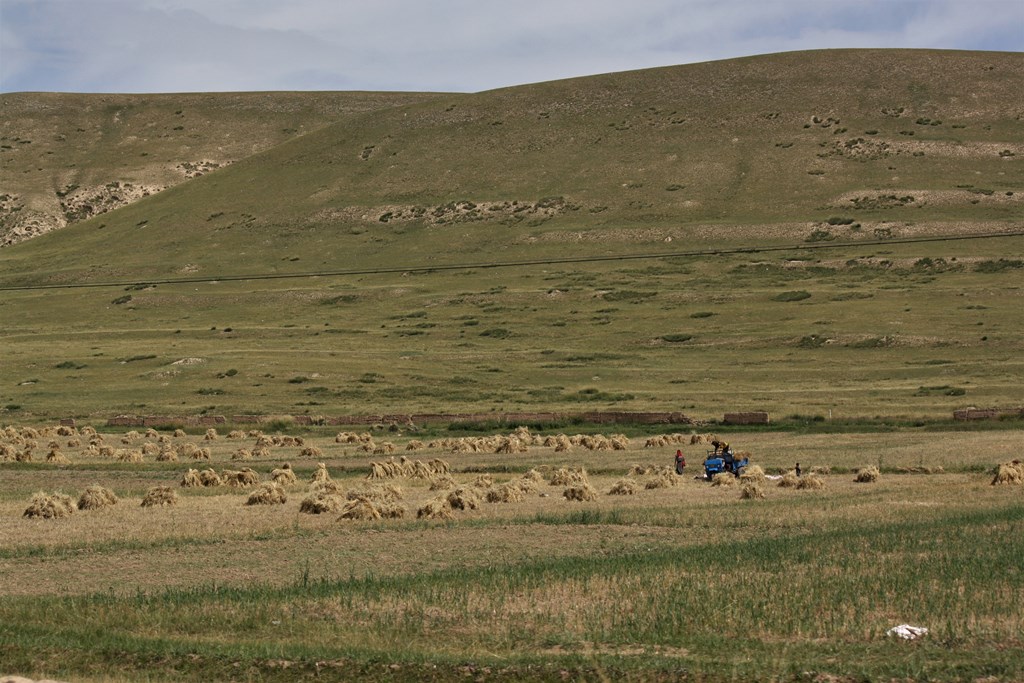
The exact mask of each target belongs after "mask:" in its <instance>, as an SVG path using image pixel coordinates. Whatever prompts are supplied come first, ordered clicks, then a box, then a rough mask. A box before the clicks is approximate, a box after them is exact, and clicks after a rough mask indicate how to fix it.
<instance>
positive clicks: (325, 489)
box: [309, 480, 341, 496]
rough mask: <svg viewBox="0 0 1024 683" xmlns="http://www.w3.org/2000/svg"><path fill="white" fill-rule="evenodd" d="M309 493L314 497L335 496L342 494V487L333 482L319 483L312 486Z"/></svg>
mask: <svg viewBox="0 0 1024 683" xmlns="http://www.w3.org/2000/svg"><path fill="white" fill-rule="evenodd" d="M309 492H310V493H311V494H313V495H316V494H318V493H322V494H324V495H331V496H334V495H337V494H339V493H341V487H340V486H338V484H337V482H335V481H332V480H328V481H317V482H314V483H312V484H311V485H310V487H309Z"/></svg>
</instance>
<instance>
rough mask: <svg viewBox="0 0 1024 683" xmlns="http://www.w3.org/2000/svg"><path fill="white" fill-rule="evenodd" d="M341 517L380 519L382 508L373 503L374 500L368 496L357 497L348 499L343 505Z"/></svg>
mask: <svg viewBox="0 0 1024 683" xmlns="http://www.w3.org/2000/svg"><path fill="white" fill-rule="evenodd" d="M340 518H341V519H369V520H375V519H380V518H381V514H380V510H378V509H377V506H376V505H374V504H373V501H370V500H367V499H366V498H357V499H355V500H349V501H346V502H345V503H344V504H343V505H342V506H341V517H340Z"/></svg>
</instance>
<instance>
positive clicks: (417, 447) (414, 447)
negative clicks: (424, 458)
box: [405, 439, 427, 451]
mask: <svg viewBox="0 0 1024 683" xmlns="http://www.w3.org/2000/svg"><path fill="white" fill-rule="evenodd" d="M426 447H427V445H426V444H425V443H423V442H422V441H419V440H417V439H413V440H412V441H410V442H409V443H407V444H405V450H407V451H422V450H423V449H424V448H426Z"/></svg>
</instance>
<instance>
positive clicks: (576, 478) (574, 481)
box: [548, 467, 589, 486]
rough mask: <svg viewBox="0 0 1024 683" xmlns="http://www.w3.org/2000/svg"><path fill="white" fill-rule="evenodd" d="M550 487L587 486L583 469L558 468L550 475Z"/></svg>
mask: <svg viewBox="0 0 1024 683" xmlns="http://www.w3.org/2000/svg"><path fill="white" fill-rule="evenodd" d="M548 483H549V484H550V485H551V486H576V485H582V484H588V483H589V482H588V480H587V470H586V468H585V467H560V468H558V469H557V470H555V473H554V474H552V475H551V481H550V482H548Z"/></svg>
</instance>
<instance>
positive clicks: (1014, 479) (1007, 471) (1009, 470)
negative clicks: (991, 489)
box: [992, 460, 1024, 486]
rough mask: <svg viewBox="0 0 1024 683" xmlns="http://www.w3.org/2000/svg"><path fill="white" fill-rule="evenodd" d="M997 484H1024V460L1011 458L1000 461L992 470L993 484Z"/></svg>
mask: <svg viewBox="0 0 1024 683" xmlns="http://www.w3.org/2000/svg"><path fill="white" fill-rule="evenodd" d="M996 484H1016V485H1021V484H1024V462H1021V461H1020V460H1011V461H1010V462H1004V463H1000V464H999V465H998V466H997V467H996V468H995V470H993V472H992V485H993V486H995V485H996Z"/></svg>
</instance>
